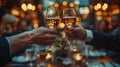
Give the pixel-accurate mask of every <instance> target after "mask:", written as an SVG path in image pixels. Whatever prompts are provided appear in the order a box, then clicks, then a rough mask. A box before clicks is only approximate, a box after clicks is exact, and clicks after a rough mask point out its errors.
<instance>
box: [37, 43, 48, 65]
mask: <svg viewBox="0 0 120 67" xmlns="http://www.w3.org/2000/svg"><path fill="white" fill-rule="evenodd" d="M35 51H36V60H37V66H38V67H46V64H45V60H46V56H47V52H46V47H45V46H39V45H36V46H35Z"/></svg>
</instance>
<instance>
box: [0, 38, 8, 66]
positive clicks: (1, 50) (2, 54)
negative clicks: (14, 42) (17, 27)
mask: <svg viewBox="0 0 120 67" xmlns="http://www.w3.org/2000/svg"><path fill="white" fill-rule="evenodd" d="M9 59H10V46H9V43H8V41H7V39H6V38H5V37H0V66H2V65H4V64H6V63H7V62H8V61H9Z"/></svg>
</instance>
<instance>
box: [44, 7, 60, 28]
mask: <svg viewBox="0 0 120 67" xmlns="http://www.w3.org/2000/svg"><path fill="white" fill-rule="evenodd" d="M45 19H46V23H47V27H48V28H50V29H53V28H55V27H57V25H58V23H59V10H58V9H57V8H48V9H47V12H46V17H45Z"/></svg>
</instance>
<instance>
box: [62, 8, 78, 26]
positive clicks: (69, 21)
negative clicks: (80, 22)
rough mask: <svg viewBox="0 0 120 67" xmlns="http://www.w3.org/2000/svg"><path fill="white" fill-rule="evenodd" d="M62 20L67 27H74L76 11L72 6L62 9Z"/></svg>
mask: <svg viewBox="0 0 120 67" xmlns="http://www.w3.org/2000/svg"><path fill="white" fill-rule="evenodd" d="M63 22H64V23H65V25H66V26H67V28H72V27H74V25H75V23H76V12H75V9H74V8H66V9H63Z"/></svg>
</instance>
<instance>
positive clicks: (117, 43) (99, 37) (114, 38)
mask: <svg viewBox="0 0 120 67" xmlns="http://www.w3.org/2000/svg"><path fill="white" fill-rule="evenodd" d="M92 32H93V36H94V37H93V40H92V41H91V44H92V45H93V46H95V47H97V48H105V49H109V50H113V51H119V50H120V33H117V35H112V34H108V33H101V32H96V31H92Z"/></svg>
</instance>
